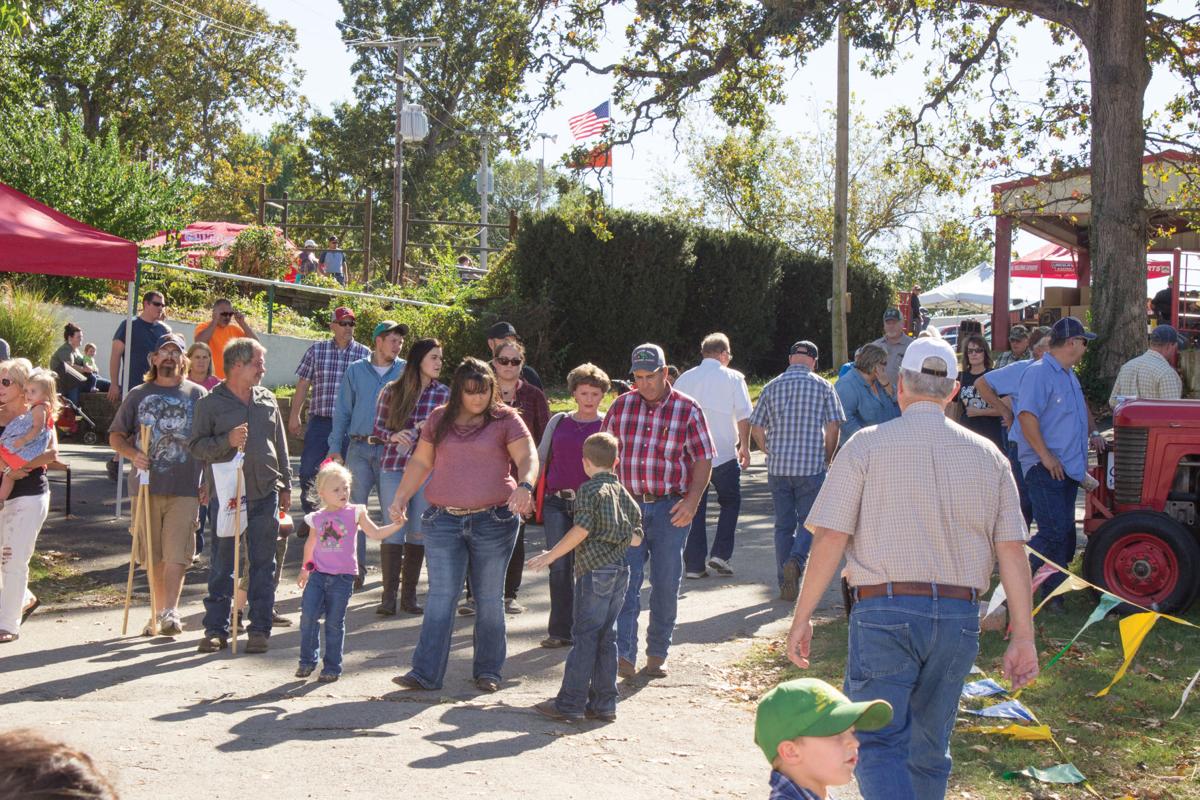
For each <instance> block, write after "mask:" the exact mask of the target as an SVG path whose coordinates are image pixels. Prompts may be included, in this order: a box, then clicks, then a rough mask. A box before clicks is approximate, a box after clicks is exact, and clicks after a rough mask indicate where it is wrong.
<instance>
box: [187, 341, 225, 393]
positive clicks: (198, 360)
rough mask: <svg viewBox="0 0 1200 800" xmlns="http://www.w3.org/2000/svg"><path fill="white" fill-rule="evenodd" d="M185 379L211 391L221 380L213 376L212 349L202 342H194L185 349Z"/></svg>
mask: <svg viewBox="0 0 1200 800" xmlns="http://www.w3.org/2000/svg"><path fill="white" fill-rule="evenodd" d="M187 361H188V371H187V379H188V380H189V381H191V382H192V383H198V384H200V385H201V386H203V387H204V388H205V389H207V390H208V391H210V392H211V391H212V390H213V388H215V387H216V385H217V384H218V383H220V382H221V379H220V378H218V377H217V376H216V375H214V374H213V352H212V348H211V347H209V346H208V345H207V344H205V343H204V342H196V343H195V344H193V345H192V346H191V347H189V348H188V349H187Z"/></svg>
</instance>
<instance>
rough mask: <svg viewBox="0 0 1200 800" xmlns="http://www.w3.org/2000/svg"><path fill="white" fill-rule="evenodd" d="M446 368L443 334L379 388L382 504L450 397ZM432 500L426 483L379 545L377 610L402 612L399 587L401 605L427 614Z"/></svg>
mask: <svg viewBox="0 0 1200 800" xmlns="http://www.w3.org/2000/svg"><path fill="white" fill-rule="evenodd" d="M441 373H442V344H441V342H439V341H438V340H437V339H418V340H417V341H415V342H413V346H412V349H410V350H409V351H408V367H407V368H406V369H405V370H404V372H402V373H401V374H400V377H399V378H397V379H396V380H394V381H392V382H391V383H389V384H388V385H387V386H385V387H384V388H383V391H382V392H380V393H379V402H378V405H376V407H375V431H374V434H375V436H376V437H378V438H380V439H383V440H384V441H386V442H387V444H386V445H384V448H383V456H382V457H381V458H380V476H379V487H380V493H381V496H380V498H379V504H380V505H381V506H382V507H383V508H387V507H388V506H390V505H391V504H392V499H393V498H394V497H395V496H396V489H397V488H399V486H400V480H401V479H402V478H403V477H404V468H405V466H407V465H408V459H409V457H410V456H411V455H412V452H413V450H414V449H415V448H416V446H417V437H418V436H419V435H420V433H421V426H422V425H424V424H425V420H426V419H428V418H429V415H430V413H432V412H433V410H434V409H435V408H437V407H438V406H440V405H444V404H445V403H446V401H447V400H449V399H450V390H449V389H448V388H446V386H445V384H443V383H440V382H439V381H438V380H437V378H438V376H439V375H440V374H441ZM428 507H429V504H428V503H427V502H425V491H424V487H422V488H421V489H419V490H418V491H417V493H416V494H415V495H413V498H412V499H411V500H410V501H409V502H408V522H407V523H406V524H405V526H404V527H403V528H401V529H400V530H399V531H397V532H396V533H394V534H393V535H392V536H390V537H388V538H387V539H385V540H384V542H383V544H382V545H380V548H379V554H380V555H379V558H380V561H381V562H382V570H383V598H382V599H381V600H380V602H379V607H378V608H376V609H375V613H376V614H385V615H387V616H392V615H394V614H395V613H396V590H397V588H399V590H400V610H401V611H405V612H407V613H409V614H421V613H423V612H424V609H423V608H421V607H420V606H419V605H417V581H418V580H420V577H421V562H422V561H424V560H425V546H424V545H423V544H421V515H422V514H423V513H425V509H426V508H428Z"/></svg>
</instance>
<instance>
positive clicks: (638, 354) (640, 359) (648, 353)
mask: <svg viewBox="0 0 1200 800" xmlns="http://www.w3.org/2000/svg"><path fill="white" fill-rule="evenodd" d="M666 364H667V357H666V355H664V354H663V349H662V348H661V347H659V346H658V345H656V344H651V343H650V342H647V343H646V344H639V345H638V346H637V347H635V348H633V358H632V363H631V364H630V366H629V371H630V372H633V371H634V370H639V369H642V370H646V371H647V372H654V371H655V370H660V369H662V368H663V367H664V366H666Z"/></svg>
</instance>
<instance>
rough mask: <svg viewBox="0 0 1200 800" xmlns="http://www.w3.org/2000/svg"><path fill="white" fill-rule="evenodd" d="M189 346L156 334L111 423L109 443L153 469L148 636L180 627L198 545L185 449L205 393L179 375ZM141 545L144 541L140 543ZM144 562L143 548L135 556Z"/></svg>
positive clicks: (192, 478)
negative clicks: (141, 378) (146, 441)
mask: <svg viewBox="0 0 1200 800" xmlns="http://www.w3.org/2000/svg"><path fill="white" fill-rule="evenodd" d="M186 347H187V344H186V343H185V342H184V340H183V337H182V336H180V335H179V334H178V333H169V334H167V335H165V336H162V337H161V338H159V340H158V346H157V347H156V348H155V349H154V351H153V352H152V353H150V369H149V371H148V372H147V373H146V375H145V382H144V383H142V384H140V385H138V386H136V387H135V388H133V389H132V390H130V392H129V394H128V395H126V396H125V399H124V400H123V401H122V402H121V406H120V408H118V409H117V415H116V417H115V418H114V419H113V421H112V424H111V425H110V426H109V429H108V430H109V433H108V443H109V446H110V447H112V449H113V450H114V451H116V452H117V453H118V454H120V455H122V456H124V457H125V458H126V459H128V460H129V461H130V462H131V463H132V464H133V466H134V467H135V468H136V469H138V470H145V471H147V472H149V473H150V493H149V498H148V500H147V504H146V505H147V507H146V508H145V509H140V512H141V513H143V514H148V515H149V518H150V541H151V547H152V550H151V555H153V556H154V560H155V562H154V571H153V573H151V574H152V575H153V576H154V580H153V581H152V582H151V587H150V590H151V591H152V592H154V601H155V602H154V605H155V607H156V608H158V609H159V614H158V619H157V620H150V622H148V623H147V624H146V627H145V629H143V631H142V634H143V635H145V636H153V635H154V629H155V627H156V626H157V628H158V631H159V633H162V634H163V635H165V636H177V635H179V634H180V633H182V632H183V622H182V621H181V619H180V614H179V611H178V608H177V606H178V605H179V594H180V592H181V591H182V589H183V574H184V572H185V571H186V570H187V568H188V565H190V564H191V563H192V557H193V556H194V555H195V553H196V550H195V547H196V536H195V532H196V513H197V511H198V509H199V502H200V501H199V498H198V497H197V493H196V487H197V485H198V483H199V480H200V464H199V463H198V462H197V461H196V460H195V459H194V458H192V455H191V453H189V452H188V448H187V444H188V439H189V438H190V437H191V435H192V416H193V412H194V411H195V407H196V401H197V400H199V399H200V398H201V397H204V395H206V394H208V392H206V391H205V390H204V388H203V387H202V386H199V385H197V384H195V383H192V382H191V381H189V380H185V379H184V375H185V374H186V373H187V358H186V357H185V356H184V350H185V349H186ZM143 425H148V426H150V450H149V452H148V453H143V452H142V451H141V450H140V449H139V448H140V446H141V435H140V432H141V426H143ZM143 547H144V543H143ZM137 558H138V561H140V562H141V563H143V564H145V563H146V553H144V552H140V551H139V553H138V555H137Z"/></svg>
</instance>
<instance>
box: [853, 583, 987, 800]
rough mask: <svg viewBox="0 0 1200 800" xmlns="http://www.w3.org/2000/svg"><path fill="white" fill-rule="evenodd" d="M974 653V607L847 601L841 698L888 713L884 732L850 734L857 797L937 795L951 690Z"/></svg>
mask: <svg viewBox="0 0 1200 800" xmlns="http://www.w3.org/2000/svg"><path fill="white" fill-rule="evenodd" d="M978 652H979V604H978V603H977V602H971V601H969V600H949V599H945V598H932V597H873V598H871V599H870V600H860V601H858V602H857V603H855V604H854V608H853V610H852V611H851V612H850V647H849V655H848V657H847V660H846V681H845V687H844V688H845V692H846V695H847V696H848V697H849V698H850V699H851V700H854V701H863V700H887V701H888V702H889V703H891V704H892V709H893V716H892V721H891V722H890V723H889V724H888V725H887V726H886V727H884V728H882V729H880V730H877V731H863V730H860V731H858V741H859V750H858V758H859V761H858V768H857V769H856V770H855V776H856V777H857V778H858V788H859V791H861V792H862V796H863V800H929V798H940V797H945V795H946V780H947V779H948V778H949V777H950V733H951V731H952V730H953V729H954V717H955V714H956V713H957V711H958V698H959V693H960V692H961V691H962V686H963V680H964V679H965V678H966V677H967V674H968V673H969V672H970V671H971V665H972V664H974V663H975V656H976V655H977V654H978Z"/></svg>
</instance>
